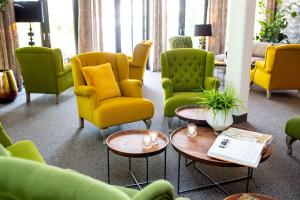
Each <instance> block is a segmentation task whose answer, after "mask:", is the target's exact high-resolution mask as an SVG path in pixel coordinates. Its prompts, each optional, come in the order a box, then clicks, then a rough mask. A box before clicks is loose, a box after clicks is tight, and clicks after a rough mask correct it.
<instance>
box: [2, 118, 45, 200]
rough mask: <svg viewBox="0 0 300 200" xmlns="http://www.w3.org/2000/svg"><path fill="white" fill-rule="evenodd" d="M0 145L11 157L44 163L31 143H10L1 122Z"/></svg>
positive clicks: (23, 141) (26, 141) (24, 141)
mask: <svg viewBox="0 0 300 200" xmlns="http://www.w3.org/2000/svg"><path fill="white" fill-rule="evenodd" d="M0 144H1V145H2V146H3V147H4V148H6V149H7V150H8V151H9V152H10V153H11V155H12V156H13V157H17V158H23V159H28V160H33V161H37V162H40V163H45V161H44V159H43V157H42V156H41V154H40V152H39V150H38V149H37V148H36V146H35V145H34V143H33V142H32V141H30V140H22V141H18V142H16V143H12V141H11V139H10V138H9V137H8V135H7V133H6V132H5V131H4V129H3V126H2V124H1V122H0ZM0 185H1V184H0ZM0 193H1V192H0ZM0 199H1V198H0Z"/></svg>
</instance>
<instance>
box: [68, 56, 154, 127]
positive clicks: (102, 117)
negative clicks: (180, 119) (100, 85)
mask: <svg viewBox="0 0 300 200" xmlns="http://www.w3.org/2000/svg"><path fill="white" fill-rule="evenodd" d="M105 63H110V64H111V67H112V71H113V73H114V76H115V79H116V81H117V84H118V85H119V88H120V92H121V97H114V98H109V99H106V100H103V101H98V95H97V89H96V87H92V86H87V85H86V83H85V80H84V77H83V73H82V68H83V67H86V66H97V65H102V64H105ZM71 64H72V69H73V70H72V72H73V77H74V92H75V95H76V98H77V106H78V114H79V117H81V118H84V119H86V120H88V121H90V122H91V123H93V124H94V125H96V126H97V127H98V128H101V129H104V128H108V127H110V126H114V125H119V124H124V123H129V122H134V121H139V120H147V119H151V118H152V117H153V113H154V106H153V104H152V103H151V101H149V100H147V99H144V98H143V96H142V83H141V81H139V80H130V79H128V76H129V65H128V59H127V56H126V55H124V54H121V53H106V52H94V53H84V54H80V55H77V56H75V57H73V58H72V59H71ZM99 78H101V77H99Z"/></svg>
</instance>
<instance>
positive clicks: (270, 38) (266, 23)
mask: <svg viewBox="0 0 300 200" xmlns="http://www.w3.org/2000/svg"><path fill="white" fill-rule="evenodd" d="M276 5H277V6H278V7H280V9H279V10H278V11H276V12H275V13H274V12H273V11H272V10H270V9H267V8H266V5H265V1H264V0H259V2H258V9H259V14H263V15H265V16H266V17H265V20H259V21H258V22H259V24H260V25H261V29H260V32H259V33H258V35H257V36H256V40H259V41H261V42H273V43H279V42H286V43H289V40H288V37H287V35H286V34H284V33H283V30H284V29H285V28H286V27H287V26H288V21H287V16H289V15H290V16H291V17H296V16H298V13H297V12H296V11H295V8H296V7H300V4H297V3H295V2H293V3H290V4H288V5H284V4H283V1H282V0H277V1H276Z"/></svg>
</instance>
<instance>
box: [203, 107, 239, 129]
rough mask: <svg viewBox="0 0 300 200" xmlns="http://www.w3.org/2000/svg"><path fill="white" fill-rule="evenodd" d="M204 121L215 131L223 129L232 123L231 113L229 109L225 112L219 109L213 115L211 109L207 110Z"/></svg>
mask: <svg viewBox="0 0 300 200" xmlns="http://www.w3.org/2000/svg"><path fill="white" fill-rule="evenodd" d="M206 121H207V123H208V124H209V125H210V126H211V127H212V128H213V129H214V130H215V131H218V132H220V131H224V130H225V129H226V128H228V127H229V126H231V125H232V123H233V118H232V113H231V112H230V111H229V112H228V113H227V114H225V112H224V111H222V110H219V111H217V112H216V114H215V115H214V112H213V110H209V111H208V113H207V117H206Z"/></svg>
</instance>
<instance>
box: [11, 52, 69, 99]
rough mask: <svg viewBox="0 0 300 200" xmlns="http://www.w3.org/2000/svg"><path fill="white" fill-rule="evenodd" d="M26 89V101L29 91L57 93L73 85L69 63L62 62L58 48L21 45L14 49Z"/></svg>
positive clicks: (57, 95)
mask: <svg viewBox="0 0 300 200" xmlns="http://www.w3.org/2000/svg"><path fill="white" fill-rule="evenodd" d="M16 57H17V60H18V62H19V65H20V68H21V74H22V76H23V80H24V86H25V90H26V101H27V102H29V101H30V93H46V94H56V104H58V103H59V94H60V93H62V92H63V91H65V90H67V89H68V88H70V87H72V86H73V78H72V71H71V70H72V68H71V64H66V65H64V64H63V59H62V54H61V51H60V49H50V48H46V47H23V48H18V49H16Z"/></svg>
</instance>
